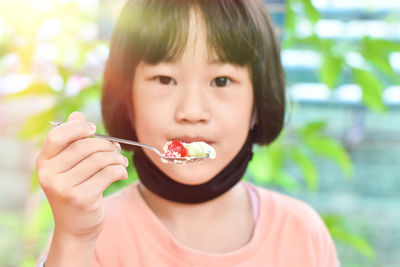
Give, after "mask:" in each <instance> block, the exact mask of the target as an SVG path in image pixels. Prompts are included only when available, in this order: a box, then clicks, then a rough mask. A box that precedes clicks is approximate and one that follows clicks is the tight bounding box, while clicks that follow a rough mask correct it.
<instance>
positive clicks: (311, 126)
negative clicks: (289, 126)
mask: <svg viewBox="0 0 400 267" xmlns="http://www.w3.org/2000/svg"><path fill="white" fill-rule="evenodd" d="M326 125H327V122H326V121H324V120H320V121H312V122H308V123H307V124H305V125H303V126H302V127H301V128H300V129H299V134H300V135H301V137H302V138H303V139H304V138H307V137H309V136H314V135H318V136H319V135H321V131H323V130H324V129H325V128H326Z"/></svg>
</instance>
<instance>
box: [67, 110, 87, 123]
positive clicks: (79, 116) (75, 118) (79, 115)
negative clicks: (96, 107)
mask: <svg viewBox="0 0 400 267" xmlns="http://www.w3.org/2000/svg"><path fill="white" fill-rule="evenodd" d="M68 121H85V117H84V116H83V114H82V113H81V112H78V111H74V112H72V113H71V114H70V115H69V116H68Z"/></svg>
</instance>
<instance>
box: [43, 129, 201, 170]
mask: <svg viewBox="0 0 400 267" xmlns="http://www.w3.org/2000/svg"><path fill="white" fill-rule="evenodd" d="M50 124H51V125H53V126H60V125H61V124H62V123H60V122H53V121H50ZM93 136H94V137H98V138H103V139H106V140H109V141H113V142H117V143H122V144H127V145H132V146H140V147H143V148H147V149H150V150H152V151H153V152H155V153H157V155H159V156H160V157H161V161H162V162H164V163H177V164H186V163H194V162H199V161H201V160H204V159H207V158H208V156H204V157H180V158H175V157H167V156H165V154H164V153H161V152H160V151H159V150H158V149H157V148H155V147H152V146H149V145H146V144H143V143H140V142H135V141H130V140H126V139H121V138H118V137H112V136H108V135H103V134H94V135H93Z"/></svg>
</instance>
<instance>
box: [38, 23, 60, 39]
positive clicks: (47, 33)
mask: <svg viewBox="0 0 400 267" xmlns="http://www.w3.org/2000/svg"><path fill="white" fill-rule="evenodd" d="M60 32H61V22H60V20H59V19H50V20H48V21H46V22H45V23H43V24H42V26H40V28H39V30H38V33H37V39H38V40H40V41H41V40H47V39H50V38H52V37H54V36H55V35H57V34H58V33H60Z"/></svg>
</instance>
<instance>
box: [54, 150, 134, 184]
mask: <svg viewBox="0 0 400 267" xmlns="http://www.w3.org/2000/svg"><path fill="white" fill-rule="evenodd" d="M118 164H119V165H122V166H125V167H127V166H128V159H127V158H125V157H124V156H122V155H121V154H120V153H119V152H96V153H94V154H92V155H90V156H89V157H87V158H86V159H84V160H83V161H81V162H79V163H78V164H77V165H76V166H75V167H73V168H72V169H71V170H69V171H68V172H65V173H63V174H62V177H60V178H61V179H63V178H64V176H66V177H65V178H64V179H65V180H68V183H69V184H70V185H71V186H76V185H79V184H81V183H83V182H84V181H86V180H87V179H89V178H90V177H91V176H93V175H94V174H96V173H97V172H98V171H100V170H102V169H104V168H106V167H107V166H109V165H118Z"/></svg>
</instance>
